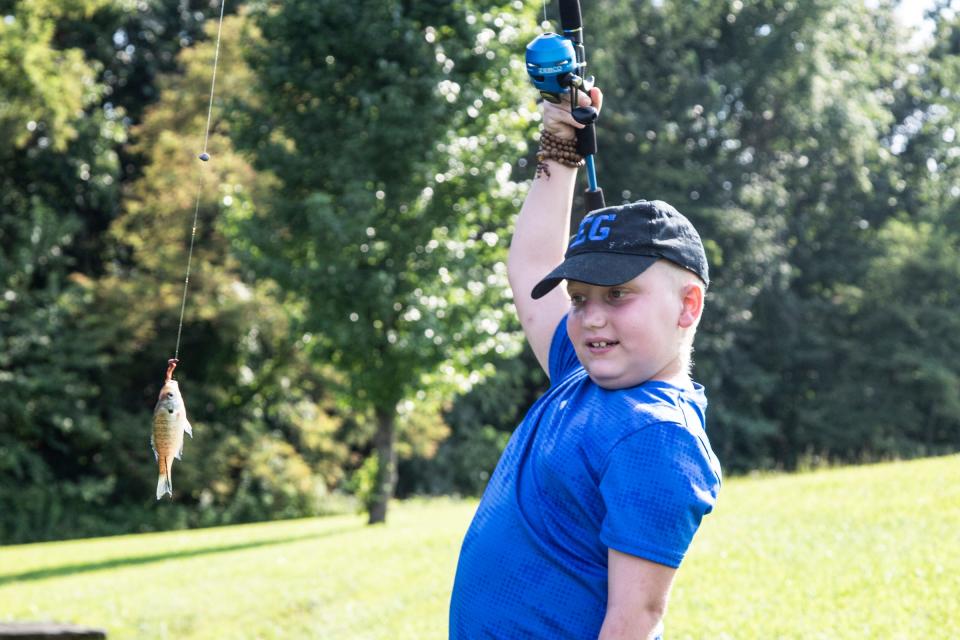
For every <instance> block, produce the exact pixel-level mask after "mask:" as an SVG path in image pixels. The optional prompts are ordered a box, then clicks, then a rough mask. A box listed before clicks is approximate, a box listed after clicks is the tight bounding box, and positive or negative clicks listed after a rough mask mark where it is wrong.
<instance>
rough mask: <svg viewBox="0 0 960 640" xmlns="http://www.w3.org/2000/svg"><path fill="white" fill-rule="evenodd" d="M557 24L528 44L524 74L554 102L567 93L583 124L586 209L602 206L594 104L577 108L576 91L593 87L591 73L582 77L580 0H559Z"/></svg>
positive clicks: (579, 138) (581, 147)
mask: <svg viewBox="0 0 960 640" xmlns="http://www.w3.org/2000/svg"><path fill="white" fill-rule="evenodd" d="M559 5H560V27H561V29H562V31H563V35H559V34H556V33H544V34H541V35H539V36H537V37H536V38H534V39H533V40H532V41H531V42H530V44H528V45H527V53H526V62H527V75H529V76H530V80H531V81H532V82H533V86H534V87H536V88H537V90H538V91H539V92H540V95H541V96H543V99H544V100H548V101H549V102H552V103H554V104H559V103H561V102H562V99H563V95H564V94H566V93H570V94H571V95H570V114H571V115H572V116H573V119H574V120H576V121H577V122H579V123H580V124H582V125H586V126H584V128H583V129H578V130H577V153H579V154H580V155H582V156H583V158H584V160H585V161H586V165H587V183H588V186H587V191H586V193H585V194H584V195H585V198H586V205H587V211H593V210H595V209H601V208H603V207H604V206H605V205H604V200H603V189H601V188H600V187H598V186H597V170H596V165H595V164H594V158H593V157H594V155H595V154H596V153H597V130H596V127H595V126H594V121H595V120H596V119H597V115H598V113H597V110H596V109H595V108H594V107H580V106H578V105H579V96H578V92H580V91H586V92H589V91H590V89H592V88H593V82H594V81H593V76H589V77H586V76H584V71H585V70H586V68H587V58H586V54H585V53H584V48H583V18H582V16H581V14H580V0H559Z"/></svg>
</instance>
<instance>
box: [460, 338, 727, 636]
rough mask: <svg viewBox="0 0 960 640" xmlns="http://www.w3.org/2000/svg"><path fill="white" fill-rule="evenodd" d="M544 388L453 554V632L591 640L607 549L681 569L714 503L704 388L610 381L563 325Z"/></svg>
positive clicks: (714, 469)
mask: <svg viewBox="0 0 960 640" xmlns="http://www.w3.org/2000/svg"><path fill="white" fill-rule="evenodd" d="M549 357H550V360H549V365H550V381H551V385H550V388H549V389H548V390H547V392H546V393H545V394H544V395H543V396H542V397H541V398H540V399H539V400H537V402H536V403H535V404H534V405H533V406H532V407H531V408H530V410H529V411H528V412H527V415H526V416H525V417H524V419H523V422H521V423H520V426H519V427H518V428H517V429H516V431H514V433H513V435H512V437H511V438H510V442H509V443H508V444H507V447H506V449H505V450H504V452H503V455H502V456H501V458H500V462H499V463H498V464H497V468H496V470H495V471H494V473H493V476H492V477H491V478H490V482H489V483H488V485H487V488H486V490H485V491H484V494H483V498H482V499H481V501H480V505H479V506H478V508H477V513H476V515H475V516H474V518H473V522H472V523H471V524H470V528H469V529H468V530H467V534H466V536H465V538H464V541H463V546H462V548H461V550H460V560H459V563H458V565H457V573H456V578H455V580H454V586H453V595H452V597H451V602H450V637H451V638H464V639H470V640H475V639H478V638H511V639H512V638H551V639H563V638H570V639H576V640H584V639H587V638H596V637H597V635H598V634H599V633H600V627H601V625H602V624H603V618H604V615H605V613H606V606H607V549H608V548H613V549H616V550H617V551H621V552H623V553H627V554H631V555H634V556H639V557H641V558H645V559H647V560H650V561H652V562H656V563H659V564H663V565H667V566H669V567H674V568H676V567H678V566H680V561H681V560H682V559H683V556H684V554H685V553H686V551H687V547H688V546H689V545H690V541H691V540H692V539H693V534H694V533H695V532H696V531H697V528H698V527H699V525H700V520H701V518H702V517H703V516H704V515H705V514H707V513H709V512H710V511H711V510H712V509H713V506H714V504H715V502H716V499H717V492H718V490H719V488H720V480H721V473H720V464H719V462H718V461H717V458H716V456H715V455H714V454H713V451H712V450H711V448H710V443H709V441H708V440H707V435H706V433H705V431H704V411H705V409H706V405H707V401H706V397H705V396H704V393H703V387H702V386H700V385H699V384H694V389H693V390H689V389H687V390H685V389H680V388H677V387H675V386H673V385H670V384H667V383H665V382H660V381H656V380H651V381H648V382H645V383H642V384H640V385H637V386H635V387H629V388H626V389H617V390H608V389H603V388H602V387H600V386H598V385H597V384H595V383H594V382H593V381H591V380H590V378H589V377H588V376H587V372H586V371H585V370H584V368H583V366H582V365H581V364H580V362H579V360H578V359H577V355H576V353H575V352H574V349H573V344H572V343H571V341H570V338H569V336H568V335H567V330H566V321H565V320H564V321H563V322H561V323H560V325H559V326H558V327H557V330H556V332H555V333H554V336H553V341H552V343H551V346H550V356H549Z"/></svg>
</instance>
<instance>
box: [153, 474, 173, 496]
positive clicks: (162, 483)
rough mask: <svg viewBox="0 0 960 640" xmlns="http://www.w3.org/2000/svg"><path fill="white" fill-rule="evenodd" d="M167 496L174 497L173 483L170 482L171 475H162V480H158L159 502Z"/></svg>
mask: <svg viewBox="0 0 960 640" xmlns="http://www.w3.org/2000/svg"><path fill="white" fill-rule="evenodd" d="M165 495H168V496H170V497H171V498H172V497H173V482H172V481H171V480H170V476H169V475H167V474H161V476H160V478H159V479H158V480H157V500H159V499H160V498H162V497H163V496H165Z"/></svg>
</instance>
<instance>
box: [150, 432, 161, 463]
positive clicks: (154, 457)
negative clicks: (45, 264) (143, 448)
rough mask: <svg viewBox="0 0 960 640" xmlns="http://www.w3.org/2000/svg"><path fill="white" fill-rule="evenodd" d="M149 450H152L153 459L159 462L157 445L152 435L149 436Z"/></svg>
mask: <svg viewBox="0 0 960 640" xmlns="http://www.w3.org/2000/svg"><path fill="white" fill-rule="evenodd" d="M150 448H151V449H153V459H154V460H159V459H160V454H159V453H157V444H156V443H155V442H154V441H153V434H152V433H151V434H150Z"/></svg>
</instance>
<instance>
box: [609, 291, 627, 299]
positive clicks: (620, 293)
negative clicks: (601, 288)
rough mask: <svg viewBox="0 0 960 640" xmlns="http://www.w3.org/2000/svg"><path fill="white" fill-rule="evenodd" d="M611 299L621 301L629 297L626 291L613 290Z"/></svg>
mask: <svg viewBox="0 0 960 640" xmlns="http://www.w3.org/2000/svg"><path fill="white" fill-rule="evenodd" d="M610 297H611V298H613V299H614V300H620V299H622V298H625V297H627V292H626V291H624V290H623V289H611V290H610Z"/></svg>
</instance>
